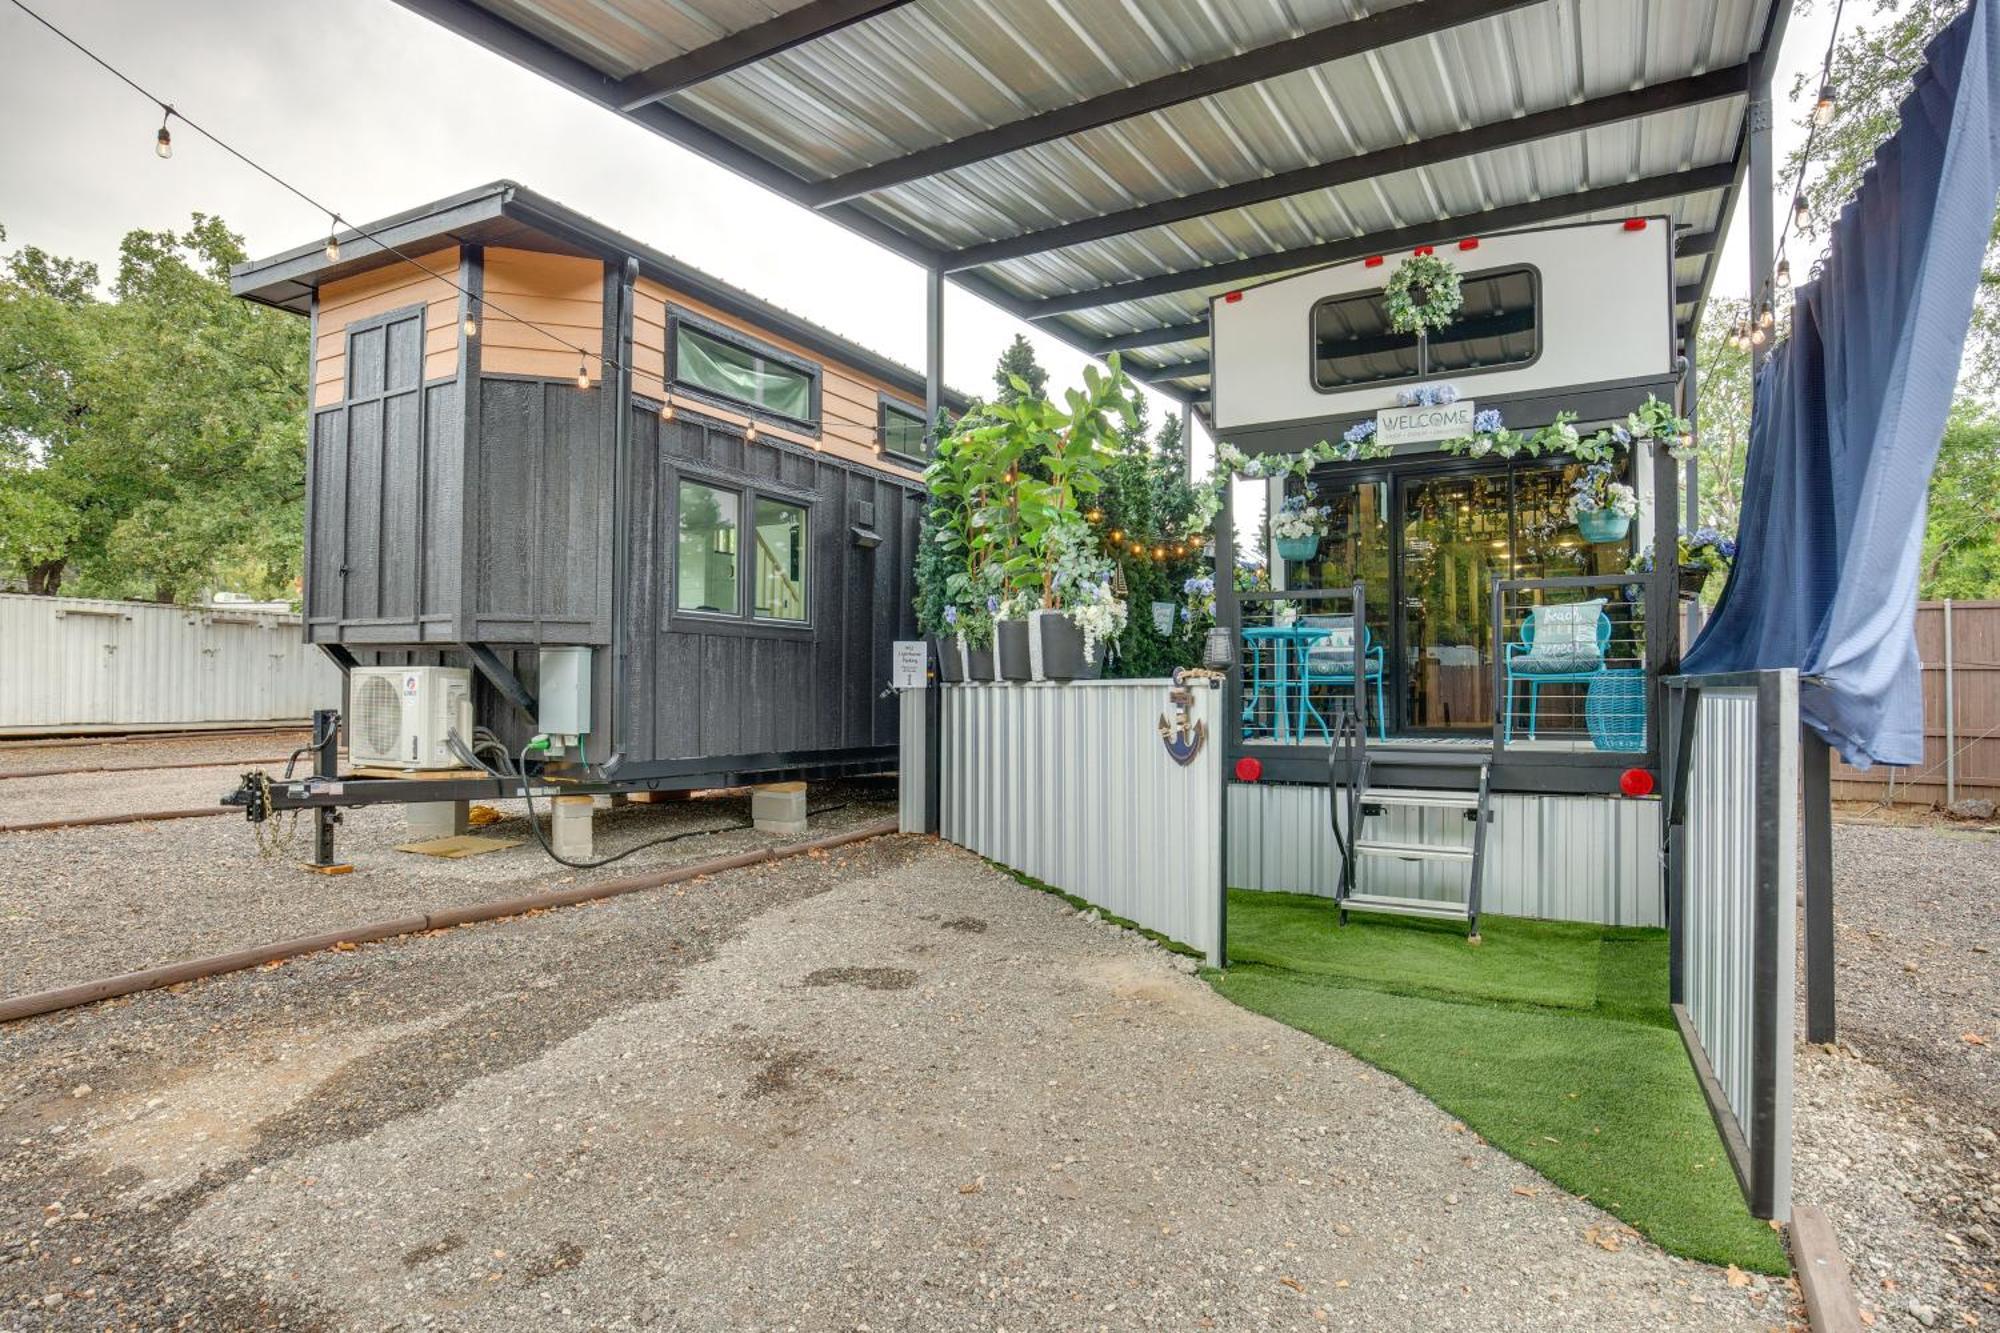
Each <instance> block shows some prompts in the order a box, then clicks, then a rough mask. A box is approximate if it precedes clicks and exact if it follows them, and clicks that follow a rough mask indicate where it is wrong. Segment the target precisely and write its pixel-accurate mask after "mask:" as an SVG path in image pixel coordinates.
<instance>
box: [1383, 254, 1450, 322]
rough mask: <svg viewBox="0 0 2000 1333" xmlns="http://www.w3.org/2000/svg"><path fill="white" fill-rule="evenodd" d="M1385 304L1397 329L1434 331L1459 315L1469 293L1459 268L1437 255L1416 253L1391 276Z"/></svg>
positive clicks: (1384, 290) (1390, 320) (1397, 267)
mask: <svg viewBox="0 0 2000 1333" xmlns="http://www.w3.org/2000/svg"><path fill="white" fill-rule="evenodd" d="M1383 304H1384V305H1385V307H1386V308H1387V309H1388V312H1389V327H1390V328H1392V329H1394V330H1395V331H1396V332H1398V333H1431V332H1434V331H1436V330H1438V329H1441V328H1444V327H1445V326H1446V325H1447V324H1450V323H1451V322H1452V320H1454V319H1456V318H1457V317H1458V311H1459V307H1460V306H1462V305H1464V304H1465V293H1464V292H1463V291H1462V290H1461V289H1460V287H1459V281H1458V270H1457V269H1455V268H1453V267H1452V266H1451V265H1450V264H1447V263H1446V262H1445V261H1444V260H1442V259H1439V258H1438V257H1437V256H1435V255H1412V256H1410V257H1409V258H1408V259H1405V260H1404V261H1403V262H1402V263H1400V264H1398V265H1397V266H1396V271H1395V272H1394V273H1393V274H1391V275H1390V276H1389V285H1388V286H1387V287H1386V288H1384V289H1383Z"/></svg>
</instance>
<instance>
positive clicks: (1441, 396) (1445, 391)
mask: <svg viewBox="0 0 2000 1333" xmlns="http://www.w3.org/2000/svg"><path fill="white" fill-rule="evenodd" d="M1431 401H1432V403H1433V404H1435V405H1436V406H1438V407H1450V406H1451V405H1452V404H1453V403H1455V402H1457V401H1458V390H1457V389H1454V388H1452V387H1451V385H1449V384H1440V385H1438V386H1437V387H1436V388H1435V389H1432V390H1431Z"/></svg>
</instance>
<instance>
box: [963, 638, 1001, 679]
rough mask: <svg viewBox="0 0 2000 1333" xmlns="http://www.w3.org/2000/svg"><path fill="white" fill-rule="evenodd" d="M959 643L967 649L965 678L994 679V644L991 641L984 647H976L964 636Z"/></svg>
mask: <svg viewBox="0 0 2000 1333" xmlns="http://www.w3.org/2000/svg"><path fill="white" fill-rule="evenodd" d="M959 644H960V645H961V646H962V647H964V649H965V678H966V679H967V680H969V681H988V680H992V679H994V675H993V645H992V644H990V643H989V644H987V645H986V646H985V647H983V648H974V647H973V646H972V645H971V644H969V643H966V642H965V640H964V639H963V638H961V639H959Z"/></svg>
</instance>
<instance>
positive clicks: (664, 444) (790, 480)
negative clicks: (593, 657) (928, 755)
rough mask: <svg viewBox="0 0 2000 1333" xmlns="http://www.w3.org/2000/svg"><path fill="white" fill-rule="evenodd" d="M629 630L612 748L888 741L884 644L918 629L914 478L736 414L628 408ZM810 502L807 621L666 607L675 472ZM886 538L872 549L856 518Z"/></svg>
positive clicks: (720, 750)
mask: <svg viewBox="0 0 2000 1333" xmlns="http://www.w3.org/2000/svg"><path fill="white" fill-rule="evenodd" d="M632 436H633V438H632V459H633V468H632V471H633V479H632V491H631V505H632V508H631V513H630V526H629V529H628V531H629V533H630V537H631V545H630V547H629V565H628V568H629V571H630V577H629V579H628V581H627V587H626V589H625V593H624V596H622V597H621V598H620V608H621V611H622V613H623V614H624V615H625V616H626V617H627V619H626V625H627V628H628V631H629V643H628V647H627V654H628V655H627V659H626V665H625V670H624V671H623V672H622V673H621V683H620V688H619V690H618V694H619V699H618V701H617V704H616V707H617V708H618V725H619V738H620V747H621V748H622V749H623V750H624V751H625V753H626V754H627V755H628V757H629V758H630V759H631V760H633V761H646V760H666V759H685V758H694V757H698V756H710V755H751V754H792V753H802V752H809V751H828V750H852V749H861V748H867V747H874V746H886V745H891V744H893V743H894V742H895V739H896V713H895V708H894V705H893V701H885V700H879V699H877V698H876V695H877V694H879V693H880V692H881V690H882V688H883V686H884V685H885V684H887V682H888V678H889V656H890V651H891V650H890V644H891V643H892V642H893V641H894V640H895V639H897V638H899V637H903V638H910V637H914V636H915V633H916V628H915V616H914V612H913V610H912V608H911V591H912V589H911V581H910V558H909V557H910V547H911V545H912V543H913V541H914V538H915V533H916V525H917V522H918V518H919V516H920V514H921V512H922V494H923V493H922V490H921V488H919V487H917V486H915V485H912V484H910V483H907V482H903V481H899V480H897V479H894V478H891V477H888V476H886V475H883V474H880V473H873V472H871V471H870V470H868V469H866V468H863V467H857V466H854V465H851V464H847V463H844V462H839V461H835V460H831V459H827V458H824V457H816V456H814V455H812V454H809V453H807V452H805V451H803V450H801V449H798V448H795V447H793V446H790V445H785V444H771V443H768V442H764V441H756V442H752V441H746V440H745V439H744V438H743V434H742V431H741V430H740V429H739V428H737V427H736V426H734V425H732V424H726V423H722V422H719V421H715V420H712V419H707V418H703V417H701V416H698V415H695V414H693V413H690V412H685V411H684V412H682V413H680V414H679V415H678V416H677V417H676V419H675V420H673V421H671V422H662V421H661V420H660V419H659V417H658V415H657V414H656V413H655V412H653V411H652V410H650V409H649V408H645V407H640V406H635V407H634V409H633V429H632ZM683 476H685V477H687V478H689V479H693V480H701V481H706V482H711V483H714V484H717V485H721V486H724V487H730V488H735V489H741V490H754V491H757V492H759V493H762V494H766V495H770V496H772V497H774V498H779V499H784V500H787V501H790V502H793V503H803V504H804V505H805V506H806V511H807V520H806V522H807V540H808V543H809V550H810V556H809V561H808V564H807V571H806V578H807V584H808V593H807V603H808V612H807V614H808V617H809V619H808V623H807V624H806V625H803V626H796V627H791V626H778V625H772V624H765V623H760V622H755V621H749V620H731V621H713V620H707V619H702V618H697V617H690V616H684V615H679V614H677V613H676V612H675V610H674V607H673V590H674V579H673V561H674V554H675V543H674V504H675V490H676V485H677V482H678V480H679V479H680V478H681V477H683ZM857 526H864V527H867V528H869V529H870V530H872V531H874V532H877V533H879V534H880V535H881V538H882V542H881V545H879V546H877V547H874V548H872V549H870V548H866V547H863V546H861V545H859V544H857V542H856V541H855V537H854V531H853V530H854V528H856V527H857Z"/></svg>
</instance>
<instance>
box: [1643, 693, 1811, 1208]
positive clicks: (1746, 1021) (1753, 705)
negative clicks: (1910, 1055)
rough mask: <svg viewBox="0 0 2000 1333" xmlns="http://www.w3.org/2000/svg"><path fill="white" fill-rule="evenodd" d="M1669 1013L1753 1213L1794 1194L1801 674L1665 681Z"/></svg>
mask: <svg viewBox="0 0 2000 1333" xmlns="http://www.w3.org/2000/svg"><path fill="white" fill-rule="evenodd" d="M1667 683H1668V689H1669V704H1670V718H1671V726H1672V730H1670V731H1669V732H1668V735H1669V737H1670V738H1672V739H1673V741H1674V748H1673V752H1672V755H1671V762H1672V768H1671V771H1670V773H1669V777H1668V813H1667V820H1668V839H1667V879H1668V891H1669V894H1670V895H1671V901H1672V905H1671V907H1670V909H1669V928H1670V930H1671V932H1672V936H1673V941H1672V960H1673V961H1672V977H1671V982H1670V988H1671V994H1672V999H1673V1011H1674V1019H1675V1021H1676V1023H1677V1024H1678V1025H1679V1027H1680V1031H1681V1039H1682V1040H1683V1041H1684V1042H1685V1043H1686V1045H1687V1049H1688V1056H1689V1058H1690V1059H1691V1060H1693V1062H1694V1066H1695V1072H1696V1074H1697V1075H1698V1076H1699V1078H1700V1080H1701V1086H1702V1094H1703V1096H1704V1097H1706V1098H1707V1100H1708V1107H1709V1111H1710V1112H1711V1113H1712V1114H1713V1115H1714V1117H1715V1123H1716V1128H1717V1129H1718V1130H1720V1131H1721V1134H1722V1142H1723V1146H1724V1147H1725V1148H1726V1149H1727V1150H1728V1153H1729V1161H1730V1165H1731V1166H1732V1167H1734V1168H1735V1170H1736V1176H1737V1180H1738V1181H1739V1182H1740V1183H1741V1184H1742V1186H1743V1193H1744V1197H1745V1198H1746V1199H1747V1200H1748V1201H1749V1204H1750V1210H1751V1211H1752V1212H1753V1213H1755V1214H1756V1215H1757V1216H1759V1217H1768V1218H1776V1219H1779V1220H1784V1219H1786V1218H1789V1217H1790V1215H1791V1201H1792V1183H1791V1171H1792V1026H1793V1009H1794V1005H1795V996H1794V982H1795V975H1794V974H1795V969H1796V963H1795V955H1794V948H1795V939H1796V933H1797V926H1796V917H1797V910H1796V903H1797V894H1798V866H1797V861H1798V849H1799V687H1798V674H1797V673H1796V672H1794V671H1789V670H1787V671H1751V672H1739V673H1731V674H1727V675H1714V676H1683V677H1678V678H1674V679H1670V680H1669V681H1668V682H1667Z"/></svg>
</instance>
